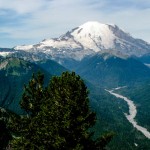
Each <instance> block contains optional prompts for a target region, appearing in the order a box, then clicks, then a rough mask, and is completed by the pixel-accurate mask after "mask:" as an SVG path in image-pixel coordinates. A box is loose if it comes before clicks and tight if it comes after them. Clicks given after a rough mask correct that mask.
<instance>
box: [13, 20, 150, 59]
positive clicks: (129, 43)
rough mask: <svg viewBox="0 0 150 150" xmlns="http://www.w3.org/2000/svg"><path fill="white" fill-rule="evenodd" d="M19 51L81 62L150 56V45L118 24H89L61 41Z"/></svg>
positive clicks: (20, 47) (43, 43) (23, 47)
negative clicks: (104, 57) (100, 55)
mask: <svg viewBox="0 0 150 150" xmlns="http://www.w3.org/2000/svg"><path fill="white" fill-rule="evenodd" d="M14 49H15V50H17V51H20V50H21V51H25V52H30V53H32V54H35V53H36V54H37V53H39V52H40V53H43V54H44V55H47V56H49V57H51V58H53V59H56V58H61V59H62V58H72V59H75V60H81V59H82V58H84V57H85V56H87V55H91V54H95V53H97V52H100V53H111V54H114V55H117V56H131V55H135V56H138V57H139V56H142V55H144V54H147V53H150V44H148V43H147V42H145V41H143V40H140V39H135V38H133V37H132V36H130V35H129V34H128V33H126V32H124V31H123V30H121V29H120V28H119V27H118V26H116V25H109V24H102V23H99V22H96V21H91V22H87V23H85V24H83V25H81V26H79V27H76V28H74V29H72V30H71V31H68V32H67V33H66V34H64V35H62V36H60V37H59V38H54V39H46V40H43V41H42V42H40V43H38V44H35V45H23V46H16V47H15V48H14Z"/></svg>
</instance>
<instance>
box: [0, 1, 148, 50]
mask: <svg viewBox="0 0 150 150" xmlns="http://www.w3.org/2000/svg"><path fill="white" fill-rule="evenodd" d="M149 14H150V0H0V47H14V46H16V45H23V44H35V43H38V42H40V41H41V40H43V39H45V38H55V37H59V36H60V35H62V34H64V33H65V32H67V31H68V30H71V29H72V28H74V27H76V26H79V25H81V24H83V23H85V22H87V21H99V22H101V23H110V24H116V25H118V26H119V27H120V28H122V29H123V30H125V31H126V32H129V33H130V34H131V35H132V36H133V37H136V38H141V39H144V40H146V41H147V42H150V16H149Z"/></svg>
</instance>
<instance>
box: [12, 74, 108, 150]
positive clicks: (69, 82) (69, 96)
mask: <svg viewBox="0 0 150 150" xmlns="http://www.w3.org/2000/svg"><path fill="white" fill-rule="evenodd" d="M43 81H44V76H43V75H41V74H38V76H37V77H35V76H33V78H32V79H31V80H30V82H29V85H28V86H25V92H24V94H23V97H22V100H21V103H20V105H21V108H22V109H24V110H25V111H26V113H27V115H24V116H16V117H13V118H12V120H11V124H10V126H11V130H12V131H13V132H14V133H15V138H14V140H13V141H12V147H13V148H14V149H17V150H18V149H20V150H22V149H40V150H41V149H43V150H45V149H52V150H88V149H89V150H91V149H92V150H94V149H104V147H105V146H106V144H107V143H108V142H109V141H110V139H111V135H107V136H105V137H103V138H101V139H98V140H97V141H94V140H93V139H92V135H93V133H91V132H90V131H89V129H90V128H91V127H92V126H93V125H94V124H95V121H96V117H95V116H96V115H95V113H93V112H92V111H91V110H90V108H89V99H88V91H87V87H86V86H85V84H84V82H83V80H82V79H81V78H80V77H79V76H77V75H76V74H75V73H74V72H72V73H68V72H65V73H63V74H62V76H60V77H53V78H52V79H51V80H50V83H49V85H48V86H47V87H44V86H43Z"/></svg>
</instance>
